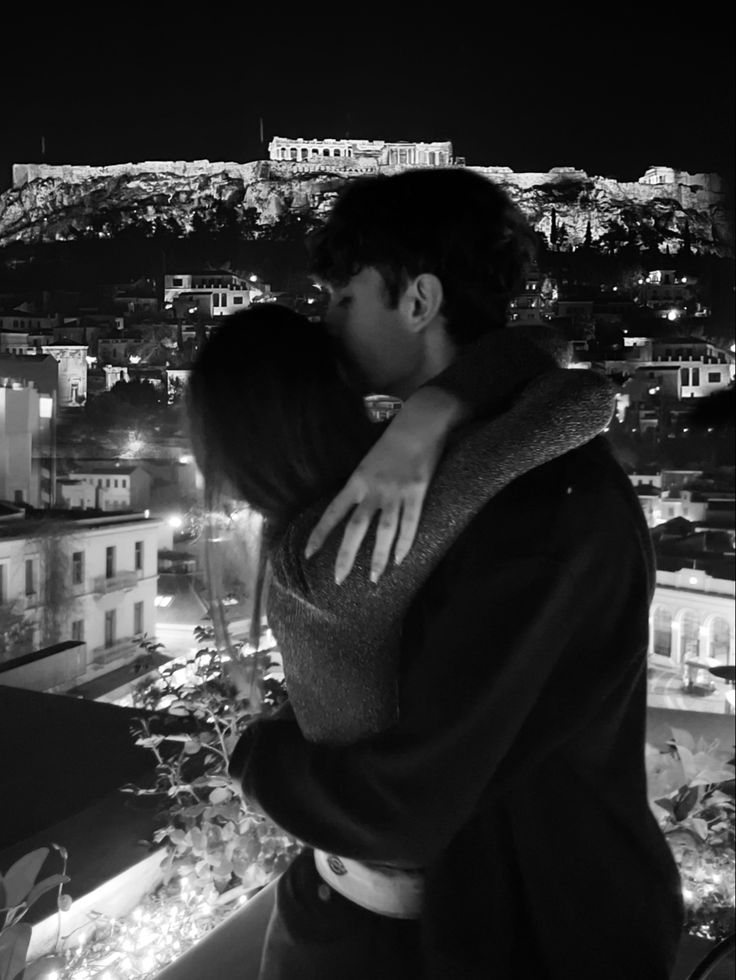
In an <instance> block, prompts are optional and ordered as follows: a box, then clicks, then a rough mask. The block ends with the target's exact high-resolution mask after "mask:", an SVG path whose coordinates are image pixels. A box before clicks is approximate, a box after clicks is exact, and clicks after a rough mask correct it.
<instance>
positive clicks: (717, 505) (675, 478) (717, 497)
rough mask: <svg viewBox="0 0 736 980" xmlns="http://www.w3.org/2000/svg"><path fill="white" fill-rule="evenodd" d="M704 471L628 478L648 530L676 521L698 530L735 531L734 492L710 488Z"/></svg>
mask: <svg viewBox="0 0 736 980" xmlns="http://www.w3.org/2000/svg"><path fill="white" fill-rule="evenodd" d="M702 477H703V472H702V470H662V471H661V473H632V474H630V475H629V479H630V480H631V482H632V484H633V486H634V487H635V488H636V492H637V495H638V497H639V501H640V503H641V505H642V509H643V511H644V515H645V516H646V518H647V524H648V525H649V527H651V528H654V527H658V526H659V525H660V524H665V523H667V522H668V521H672V520H675V519H676V518H683V519H684V520H686V521H689V522H690V523H691V524H694V525H695V530H696V531H706V530H720V531H729V532H731V533H733V531H734V529H736V502H735V495H734V491H733V490H732V489H728V488H718V487H715V486H709V485H708V484H709V482H710V481H707V480H702V479H701V478H702Z"/></svg>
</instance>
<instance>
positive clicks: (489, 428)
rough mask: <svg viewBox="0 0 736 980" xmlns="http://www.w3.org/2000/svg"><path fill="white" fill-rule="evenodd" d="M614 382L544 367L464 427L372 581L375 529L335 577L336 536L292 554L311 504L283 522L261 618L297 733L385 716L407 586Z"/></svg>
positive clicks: (361, 732) (391, 707)
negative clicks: (507, 401)
mask: <svg viewBox="0 0 736 980" xmlns="http://www.w3.org/2000/svg"><path fill="white" fill-rule="evenodd" d="M614 390H615V389H614V387H613V385H611V383H610V382H608V381H607V380H606V379H605V378H604V377H603V376H601V375H598V374H596V373H595V372H593V371H582V370H576V371H569V370H564V369H560V368H553V369H552V370H550V371H548V372H546V373H545V374H544V375H541V376H540V377H539V378H537V379H535V380H533V381H532V382H530V383H529V385H528V386H527V388H526V390H525V391H524V392H523V394H522V396H521V397H519V398H518V399H516V401H514V402H513V403H512V405H511V407H510V408H509V409H508V410H507V411H506V412H504V413H502V414H500V415H499V416H497V417H496V418H494V419H493V420H490V421H486V422H475V423H472V424H471V425H469V426H467V427H466V428H465V429H464V430H463V431H462V432H461V433H459V434H458V437H457V438H456V439H455V440H454V442H453V443H452V444H451V445H450V446H449V448H448V449H447V451H446V453H445V455H444V456H443V457H442V459H441V461H440V463H439V466H438V468H437V472H436V474H435V478H434V480H433V482H432V484H431V486H430V488H429V491H428V493H427V497H426V503H425V507H424V511H423V513H422V516H421V520H420V521H419V522H418V530H417V535H416V541H415V544H414V547H413V548H412V549H411V551H410V552H409V553H408V554H407V556H406V557H405V559H404V561H403V562H402V563H401V565H400V566H398V567H397V566H393V567H391V568H390V570H389V571H388V572H387V573H386V574H385V575H384V576H383V577H382V578H381V579H380V580H379V581H378V582H376V583H375V584H371V583H370V582H369V581H368V573H369V568H370V555H371V551H372V548H373V545H374V542H375V535H376V530H375V528H371V529H370V530H369V533H368V535H367V536H366V539H365V540H364V542H363V545H362V547H361V548H360V549H359V551H358V553H357V556H356V561H355V571H354V573H353V574H352V575H350V576H349V577H348V578H347V579H346V580H345V581H344V583H343V584H342V585H337V584H336V583H335V578H334V562H335V554H336V551H337V547H338V539H337V537H333V538H332V539H331V540H330V541H328V542H327V546H326V547H325V548H324V549H322V550H321V551H320V552H318V553H317V554H315V555H314V557H312V558H311V559H309V560H308V559H306V558H305V557H304V554H303V546H304V541H305V540H306V537H307V535H308V534H309V531H310V529H311V527H312V526H313V522H314V519H315V516H316V514H317V513H319V510H320V506H321V505H315V507H314V508H310V509H309V510H307V511H305V512H304V513H303V514H301V515H300V516H299V518H298V519H297V520H296V521H294V522H292V524H291V525H290V526H289V528H288V530H287V532H286V535H285V536H284V538H283V539H282V540H281V541H280V543H279V544H278V546H277V547H276V548H275V549H274V552H273V556H272V559H273V568H274V577H273V584H272V588H271V594H270V598H269V612H268V616H269V623H270V625H271V629H272V630H273V631H274V635H275V636H276V637H277V639H278V641H279V645H280V649H281V652H282V656H283V662H284V672H285V675H286V684H287V687H288V689H289V696H290V699H291V701H292V704H293V707H294V711H295V714H296V717H297V720H298V722H299V726H300V728H301V729H302V731H303V732H304V734H305V737H306V738H308V739H310V740H312V741H317V742H330V743H333V744H338V743H342V744H346V743H349V742H351V741H355V740H356V739H358V738H363V737H368V736H372V735H375V734H377V733H378V732H380V731H383V730H385V729H386V728H388V727H390V726H391V725H392V724H393V723H394V722H395V720H396V717H397V711H398V691H397V678H398V673H397V671H398V664H397V657H398V638H399V636H400V626H401V622H402V620H403V618H404V616H405V615H406V612H407V610H408V608H409V606H410V604H411V602H412V600H413V599H414V597H415V596H416V593H417V590H418V589H419V588H420V587H421V586H422V585H423V583H424V582H425V581H426V579H427V578H428V576H429V575H430V574H431V573H432V571H433V570H434V568H435V567H436V565H437V564H438V563H439V562H440V561H441V560H442V558H443V557H444V556H445V555H446V553H447V551H448V550H449V549H450V547H451V546H452V545H453V544H454V542H455V541H456V540H457V538H458V537H459V535H460V534H461V533H462V531H463V530H464V529H465V527H466V526H467V525H468V524H469V523H470V521H471V520H472V519H473V517H474V516H475V515H476V514H477V513H478V512H479V511H480V510H481V508H482V507H483V506H484V505H485V504H486V503H487V502H488V501H489V500H490V499H491V498H492V497H493V496H495V495H496V494H497V493H499V492H500V491H501V490H503V489H504V488H505V487H506V486H508V485H509V483H511V482H512V481H513V480H515V479H516V478H517V477H519V476H521V475H522V474H524V473H526V472H528V471H529V470H532V469H534V468H535V467H538V466H540V465H542V464H543V463H546V462H548V461H550V460H552V459H554V458H555V457H557V456H560V455H562V454H563V453H566V452H568V451H569V450H571V449H573V448H575V447H577V446H580V445H582V444H583V443H585V442H587V441H589V440H590V439H592V438H593V437H594V436H595V435H596V434H597V433H599V432H600V431H601V430H602V429H604V428H605V427H606V425H607V424H608V422H609V421H610V418H611V413H612V409H613V393H614Z"/></svg>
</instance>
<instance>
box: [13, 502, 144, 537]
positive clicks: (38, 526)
mask: <svg viewBox="0 0 736 980" xmlns="http://www.w3.org/2000/svg"><path fill="white" fill-rule="evenodd" d="M3 516H4V519H3V520H0V538H2V539H8V538H27V537H29V536H31V535H33V534H37V533H42V532H43V531H45V529H46V528H48V526H49V524H50V523H52V522H53V523H54V524H55V525H56V527H58V526H59V525H62V530H64V528H63V525H64V524H66V525H67V528H68V529H69V530H71V528H72V527H90V528H93V527H110V526H120V525H123V524H141V523H143V522H145V523H146V524H150V525H151V526H152V527H155V526H156V525H158V524H160V523H161V522H160V521H158V520H156V519H155V518H148V517H146V516H145V514H141V513H136V512H135V511H113V512H110V511H102V510H97V509H95V510H91V509H90V510H84V511H82V510H61V509H55V508H49V509H48V510H34V509H33V508H31V507H27V508H26V517H25V519H21V520H18V519H15V514H13V513H6V514H5V515H3V513H2V511H0V518H1V517H3Z"/></svg>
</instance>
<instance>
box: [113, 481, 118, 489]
mask: <svg viewBox="0 0 736 980" xmlns="http://www.w3.org/2000/svg"><path fill="white" fill-rule="evenodd" d="M112 485H113V486H114V487H115V489H117V486H118V481H117V480H113V481H112Z"/></svg>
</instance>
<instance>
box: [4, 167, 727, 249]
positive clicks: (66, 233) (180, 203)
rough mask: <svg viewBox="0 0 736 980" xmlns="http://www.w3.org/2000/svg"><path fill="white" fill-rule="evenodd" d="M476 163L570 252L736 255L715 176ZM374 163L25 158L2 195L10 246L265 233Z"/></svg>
mask: <svg viewBox="0 0 736 980" xmlns="http://www.w3.org/2000/svg"><path fill="white" fill-rule="evenodd" d="M397 169H399V168H382V169H381V172H383V173H392V172H396V170H397ZM470 169H473V170H475V171H476V172H478V173H481V174H484V175H485V176H487V177H488V178H489V179H492V180H494V181H496V182H497V183H500V184H501V185H502V186H504V187H505V188H506V190H507V191H508V192H509V194H510V195H511V197H512V198H513V199H514V200H515V201H516V202H517V203H518V205H519V206H520V208H521V209H522V210H523V212H524V213H525V214H526V216H527V217H528V218H529V220H530V221H531V223H532V225H533V226H534V227H535V229H537V230H538V231H540V232H542V233H544V235H545V236H546V238H547V240H548V241H550V240H556V243H557V245H558V247H559V248H562V249H566V248H571V247H576V246H578V245H582V244H583V243H584V242H585V241H586V238H587V239H588V240H589V241H590V242H592V243H593V244H595V243H598V244H599V245H600V246H601V247H604V248H606V250H611V249H613V248H615V247H617V246H618V245H621V244H626V243H629V244H635V245H638V246H641V247H650V248H651V247H655V248H659V249H660V250H661V251H663V252H664V251H666V250H667V249H669V251H670V252H671V253H672V254H675V253H677V252H678V251H679V249H680V248H681V247H682V245H683V240H684V239H687V238H689V242H690V245H691V247H692V248H693V249H695V250H697V251H699V252H701V253H711V254H715V255H720V256H729V255H730V254H731V249H732V229H731V227H730V222H729V214H728V210H727V204H726V197H725V194H724V193H723V191H722V190H721V189H720V180H719V179H718V177H717V175H714V174H699V175H695V176H693V175H689V174H678V173H677V172H676V171H669V173H671V174H673V175H674V177H673V179H671V180H669V181H668V182H662V183H644V182H642V181H638V182H628V183H621V182H618V181H615V180H612V179H610V178H604V177H590V176H588V174H586V173H585V172H584V171H581V170H575V169H573V168H565V167H561V168H556V169H554V170H552V171H550V172H548V173H515V172H514V171H512V170H509V169H508V168H505V167H473V168H470ZM364 172H365V171H364V170H361V169H359V168H355V169H350V168H349V167H346V166H344V165H343V166H336V165H334V164H333V163H331V162H327V161H325V162H317V163H308V164H307V163H304V164H302V163H300V164H291V163H286V162H276V161H254V162H251V163H245V164H243V163H212V162H210V161H208V160H200V161H178V162H176V161H175V162H164V161H153V162H146V163H126V164H117V165H114V166H109V167H83V166H43V165H37V164H17V165H16V166H15V167H14V186H13V187H12V188H11V189H10V190H8V191H6V192H5V193H4V194H2V195H0V246H3V245H8V244H10V243H13V242H24V243H30V242H42V241H64V240H68V239H72V238H77V237H79V235H80V234H94V235H99V236H100V237H113V236H114V235H115V234H117V233H118V232H119V231H121V230H123V229H125V228H126V227H130V226H135V227H138V228H144V229H148V228H150V230H151V232H153V231H154V230H155V229H156V228H157V227H159V226H161V225H164V226H166V227H168V228H169V229H173V230H174V231H175V232H176V233H177V234H180V235H187V234H189V233H191V232H192V231H193V230H194V229H195V227H196V226H197V224H198V222H199V223H200V224H202V223H204V224H205V225H207V224H212V216H213V215H216V216H219V217H218V220H219V219H221V218H222V216H223V215H224V216H225V217H226V219H227V220H228V221H230V222H233V221H235V222H238V223H241V224H242V225H243V226H244V228H245V227H246V226H247V228H248V234H249V235H251V236H253V237H260V236H261V235H265V234H268V230H269V228H271V227H273V226H274V225H275V224H277V223H278V222H279V221H280V220H282V219H283V218H284V216H285V215H287V214H289V213H290V212H301V213H304V212H309V213H311V214H312V215H315V216H317V217H319V216H320V215H323V214H325V213H326V212H327V210H328V209H329V207H330V204H331V202H332V201H333V200H334V198H335V195H336V194H337V193H338V191H339V190H340V188H341V187H342V186H343V185H344V183H345V181H348V180H351V179H353V178H354V177H356V176H358V175H359V174H361V173H364Z"/></svg>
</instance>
